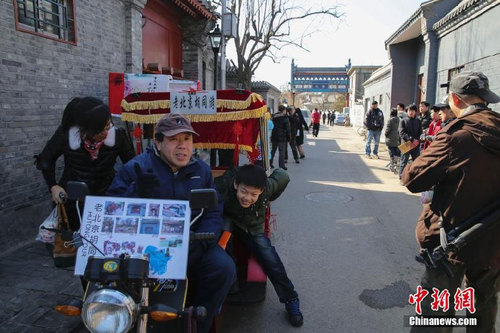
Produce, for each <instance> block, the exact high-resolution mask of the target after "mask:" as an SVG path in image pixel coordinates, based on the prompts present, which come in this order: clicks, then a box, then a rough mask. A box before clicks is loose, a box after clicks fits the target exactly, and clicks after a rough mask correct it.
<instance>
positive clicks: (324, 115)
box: [321, 111, 326, 125]
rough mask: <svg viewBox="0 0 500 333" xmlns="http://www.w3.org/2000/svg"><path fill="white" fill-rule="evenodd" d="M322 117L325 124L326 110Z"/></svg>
mask: <svg viewBox="0 0 500 333" xmlns="http://www.w3.org/2000/svg"><path fill="white" fill-rule="evenodd" d="M321 117H322V118H323V125H324V124H325V121H326V111H323V115H322V116H321Z"/></svg>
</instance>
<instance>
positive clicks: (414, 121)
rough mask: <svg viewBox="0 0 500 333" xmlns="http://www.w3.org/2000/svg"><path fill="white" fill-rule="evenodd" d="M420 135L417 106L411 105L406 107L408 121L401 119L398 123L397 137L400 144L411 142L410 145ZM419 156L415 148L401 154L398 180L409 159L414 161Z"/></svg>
mask: <svg viewBox="0 0 500 333" xmlns="http://www.w3.org/2000/svg"><path fill="white" fill-rule="evenodd" d="M421 134H422V125H421V124H420V120H419V119H418V118H417V106H416V105H415V104H412V105H410V106H408V119H403V120H401V121H400V123H399V137H400V138H401V142H403V141H404V142H408V141H411V142H412V143H413V142H414V141H415V140H417V141H418V140H419V139H420V135H421ZM419 155H420V147H419V146H416V147H415V148H413V149H412V150H410V151H409V152H407V153H404V154H401V162H400V164H399V179H401V176H402V175H403V170H404V168H405V166H406V164H408V161H409V160H410V156H411V159H412V160H413V161H415V159H416V158H417V157H418V156H419Z"/></svg>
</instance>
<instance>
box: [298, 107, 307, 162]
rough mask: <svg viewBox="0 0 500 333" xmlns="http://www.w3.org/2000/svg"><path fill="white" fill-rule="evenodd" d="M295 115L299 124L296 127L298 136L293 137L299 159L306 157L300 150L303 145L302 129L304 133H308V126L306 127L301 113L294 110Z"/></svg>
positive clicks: (302, 150) (302, 149)
mask: <svg viewBox="0 0 500 333" xmlns="http://www.w3.org/2000/svg"><path fill="white" fill-rule="evenodd" d="M295 113H296V114H297V115H298V116H299V123H298V125H297V129H298V130H299V135H297V136H296V137H295V142H296V143H297V149H298V151H299V154H300V158H304V157H306V155H305V153H304V148H302V145H303V144H304V128H305V129H306V131H309V126H307V123H306V121H305V119H304V115H303V114H302V111H301V110H300V109H299V108H296V109H295Z"/></svg>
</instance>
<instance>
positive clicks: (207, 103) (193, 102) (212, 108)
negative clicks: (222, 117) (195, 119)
mask: <svg viewBox="0 0 500 333" xmlns="http://www.w3.org/2000/svg"><path fill="white" fill-rule="evenodd" d="M170 112H171V113H179V114H215V113H216V112H217V96H216V91H215V90H207V91H193V92H177V91H172V92H171V93H170Z"/></svg>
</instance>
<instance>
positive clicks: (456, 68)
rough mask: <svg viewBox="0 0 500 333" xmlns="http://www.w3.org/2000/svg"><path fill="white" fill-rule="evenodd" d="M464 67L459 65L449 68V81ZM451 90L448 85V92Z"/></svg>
mask: <svg viewBox="0 0 500 333" xmlns="http://www.w3.org/2000/svg"><path fill="white" fill-rule="evenodd" d="M463 69H464V66H459V67H455V68H452V69H449V70H448V83H449V82H450V81H451V79H453V77H454V76H455V75H457V74H459V73H460V72H462V70H463ZM449 92H450V87H449V86H448V87H446V93H447V94H448V93H449Z"/></svg>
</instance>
